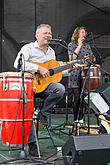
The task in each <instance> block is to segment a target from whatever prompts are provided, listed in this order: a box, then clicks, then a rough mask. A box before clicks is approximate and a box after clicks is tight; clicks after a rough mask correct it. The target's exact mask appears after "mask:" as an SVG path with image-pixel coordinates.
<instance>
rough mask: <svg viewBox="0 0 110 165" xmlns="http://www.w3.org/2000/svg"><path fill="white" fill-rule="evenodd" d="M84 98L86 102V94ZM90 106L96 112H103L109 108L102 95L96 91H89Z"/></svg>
mask: <svg viewBox="0 0 110 165" xmlns="http://www.w3.org/2000/svg"><path fill="white" fill-rule="evenodd" d="M84 100H85V102H86V103H87V104H88V95H87V96H86V97H85V98H84ZM90 108H92V109H93V110H94V112H95V113H96V114H100V113H101V114H103V113H105V112H107V111H109V109H110V107H109V106H108V104H107V103H106V102H105V100H104V99H103V98H102V96H101V95H100V94H99V93H96V92H90Z"/></svg>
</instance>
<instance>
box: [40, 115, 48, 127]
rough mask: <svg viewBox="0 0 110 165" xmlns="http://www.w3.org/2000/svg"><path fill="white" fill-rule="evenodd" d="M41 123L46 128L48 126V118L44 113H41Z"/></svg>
mask: <svg viewBox="0 0 110 165" xmlns="http://www.w3.org/2000/svg"><path fill="white" fill-rule="evenodd" d="M40 121H41V123H42V124H43V125H44V126H48V121H47V117H46V116H45V115H43V114H42V113H40Z"/></svg>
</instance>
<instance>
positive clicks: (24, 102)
mask: <svg viewBox="0 0 110 165" xmlns="http://www.w3.org/2000/svg"><path fill="white" fill-rule="evenodd" d="M20 58H21V59H19V60H20V71H21V78H22V91H23V98H22V100H23V105H22V148H21V152H20V159H24V158H26V153H25V151H24V134H25V127H24V114H25V108H26V90H25V84H24V72H25V70H23V61H22V55H21V57H20ZM24 69H25V67H24Z"/></svg>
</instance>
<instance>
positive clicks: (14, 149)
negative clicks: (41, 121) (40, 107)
mask: <svg viewBox="0 0 110 165" xmlns="http://www.w3.org/2000/svg"><path fill="white" fill-rule="evenodd" d="M67 117H68V120H67ZM89 117H90V118H89V120H90V128H89V129H90V134H98V130H99V127H98V125H97V118H96V117H95V115H94V114H90V116H89ZM72 120H73V115H72V114H68V116H66V114H52V115H51V120H49V121H50V129H49V130H50V132H51V135H52V140H53V142H52V140H51V138H50V136H49V132H48V131H47V129H46V128H43V126H40V128H39V131H38V145H39V148H40V153H41V157H40V158H32V157H29V156H28V146H27V145H25V152H26V154H27V157H26V158H25V159H24V160H21V159H19V156H20V153H21V149H20V146H19V145H11V146H10V147H9V146H7V145H4V144H2V139H0V164H6V163H7V162H10V161H11V160H12V159H14V160H13V161H11V162H10V163H9V164H30V165H31V164H38V165H43V164H54V165H64V161H63V156H62V146H63V145H64V144H65V143H66V141H67V140H68V139H69V136H70V135H73V136H74V135H75V136H79V135H84V136H86V135H88V127H87V121H88V114H86V115H85V124H86V125H85V127H82V128H81V127H78V129H77V132H76V128H75V127H73V124H72ZM7 164H8V163H7Z"/></svg>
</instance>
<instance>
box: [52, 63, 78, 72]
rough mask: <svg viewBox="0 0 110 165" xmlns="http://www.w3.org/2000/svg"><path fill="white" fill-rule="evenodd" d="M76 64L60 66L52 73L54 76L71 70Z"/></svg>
mask: <svg viewBox="0 0 110 165" xmlns="http://www.w3.org/2000/svg"><path fill="white" fill-rule="evenodd" d="M75 63H76V62H72V63H70V64H67V65H64V66H60V67H58V68H54V69H53V71H54V74H56V73H59V72H62V71H64V70H67V69H69V68H72V66H73V65H74V64H75Z"/></svg>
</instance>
